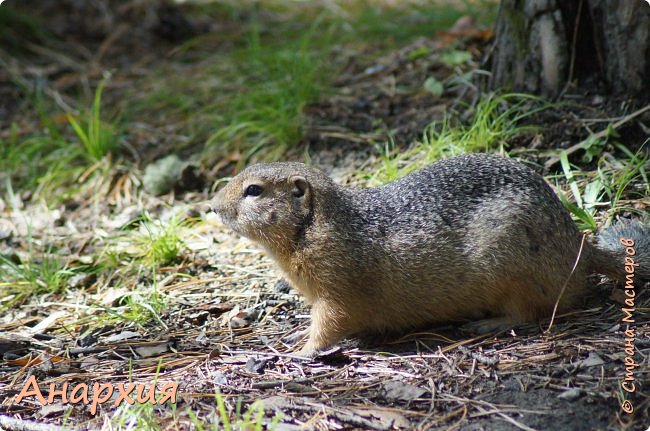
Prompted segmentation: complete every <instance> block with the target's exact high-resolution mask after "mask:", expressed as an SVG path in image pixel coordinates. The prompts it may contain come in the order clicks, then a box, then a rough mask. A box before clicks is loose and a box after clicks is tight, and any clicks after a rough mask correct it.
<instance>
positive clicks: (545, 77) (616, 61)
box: [489, 0, 650, 99]
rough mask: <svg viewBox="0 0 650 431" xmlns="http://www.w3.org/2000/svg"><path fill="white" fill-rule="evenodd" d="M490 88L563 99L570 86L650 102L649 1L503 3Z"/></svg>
mask: <svg viewBox="0 0 650 431" xmlns="http://www.w3.org/2000/svg"><path fill="white" fill-rule="evenodd" d="M492 55H493V56H492V58H491V59H490V60H491V69H492V76H491V78H490V80H489V87H490V88H492V89H496V88H504V87H505V88H508V89H510V90H513V91H524V92H528V93H536V94H542V95H544V96H547V97H555V96H558V95H559V94H560V93H562V91H563V90H564V89H565V88H566V86H567V84H569V83H572V84H577V85H578V86H579V87H583V88H589V89H598V90H602V91H604V92H606V93H615V94H628V95H633V96H635V97H640V98H644V99H648V98H650V5H649V4H648V3H647V2H646V1H643V0H625V1H618V0H570V1H566V0H502V2H501V5H500V8H499V15H498V18H497V24H496V41H495V49H494V52H493V54H492Z"/></svg>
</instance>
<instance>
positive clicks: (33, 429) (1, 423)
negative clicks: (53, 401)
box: [0, 415, 66, 431]
mask: <svg viewBox="0 0 650 431" xmlns="http://www.w3.org/2000/svg"><path fill="white" fill-rule="evenodd" d="M65 429H66V428H63V427H60V426H57V425H48V424H44V423H39V422H32V421H26V420H22V419H15V418H12V417H10V416H1V415H0V430H7V431H64V430H65Z"/></svg>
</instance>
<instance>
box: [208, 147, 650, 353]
mask: <svg viewBox="0 0 650 431" xmlns="http://www.w3.org/2000/svg"><path fill="white" fill-rule="evenodd" d="M212 207H213V209H214V211H215V212H216V213H217V214H219V215H220V216H221V218H222V220H223V222H224V223H225V224H226V225H227V226H229V227H230V228H232V229H234V230H235V231H236V232H238V233H239V234H241V235H243V236H246V237H248V238H250V239H251V240H253V241H256V242H257V243H259V244H261V245H262V246H263V247H264V249H265V250H266V251H267V252H268V254H269V255H270V256H271V257H272V258H273V259H274V260H275V262H276V263H277V264H278V265H279V267H280V269H281V270H282V272H283V273H284V275H285V276H286V278H287V279H288V281H289V282H290V284H291V285H292V286H293V287H294V288H296V289H297V290H298V291H299V292H300V293H301V294H302V295H303V296H304V297H305V298H306V300H307V301H308V302H309V303H310V304H311V306H312V310H311V325H310V327H309V329H308V340H307V343H306V345H305V346H304V348H303V349H302V350H301V352H300V353H302V354H306V355H313V354H315V353H317V352H318V351H319V350H322V349H325V348H328V347H331V346H332V345H334V344H335V343H337V342H338V341H340V340H341V339H342V338H344V337H346V336H349V335H354V334H363V333H377V332H379V333H382V332H384V333H385V332H392V333H394V332H406V331H408V330H413V329H417V328H422V327H426V326H427V325H432V324H435V323H439V322H450V321H471V320H477V319H488V320H486V321H487V322H491V323H493V324H497V325H503V324H516V323H521V322H527V321H531V320H534V319H537V318H540V317H544V316H549V315H550V314H551V312H552V310H553V308H554V305H555V303H556V301H557V300H558V297H559V296H560V292H561V291H562V288H563V286H565V285H566V288H565V290H564V293H563V294H562V296H561V299H560V301H559V308H558V309H559V310H560V311H561V310H564V309H567V308H569V307H571V306H573V305H575V304H576V303H577V302H578V301H579V300H580V298H581V297H582V296H583V294H584V293H585V291H586V290H587V287H588V281H587V276H588V275H590V274H593V273H600V274H605V275H609V276H613V277H615V278H617V279H624V278H625V275H626V273H625V262H624V259H625V257H624V250H625V247H623V246H622V245H621V244H619V242H620V237H624V238H626V239H632V240H633V241H635V245H634V247H636V255H635V256H634V257H635V258H636V264H638V265H639V266H636V267H634V268H635V269H636V280H637V281H641V279H645V278H650V227H648V226H645V225H642V224H640V223H636V222H635V223H632V222H627V223H619V224H618V225H616V226H615V227H612V228H610V229H609V230H607V231H606V232H605V233H604V235H601V236H600V237H599V239H598V240H597V241H594V242H589V241H582V236H581V235H580V233H579V232H578V230H577V228H576V226H575V225H574V223H573V221H572V219H571V216H570V215H569V213H568V212H567V210H566V209H565V208H564V206H563V205H562V203H561V202H560V200H559V199H558V197H557V196H556V195H555V193H554V192H553V190H552V189H551V187H550V186H549V185H548V184H547V183H546V182H545V180H544V178H543V177H542V176H541V175H539V174H537V173H536V172H534V171H533V170H531V169H529V168H528V167H525V166H523V165H521V164H519V163H517V162H515V161H513V160H510V159H507V158H503V157H498V156H493V155H488V154H471V155H462V156H458V157H451V158H448V159H445V160H441V161H439V162H436V163H434V164H432V165H429V166H428V167H425V168H423V169H421V170H420V171H417V172H415V173H412V174H409V175H407V176H405V177H403V178H401V179H399V180H397V181H394V182H392V183H389V184H387V185H384V186H382V187H376V188H352V187H345V186H341V185H338V184H336V183H334V182H333V181H332V179H330V178H329V177H328V176H327V175H326V174H325V173H323V172H322V171H320V170H318V169H315V168H313V167H310V166H307V165H305V164H302V163H296V162H277V163H269V164H255V165H252V166H249V167H248V168H246V169H245V170H243V171H242V172H241V173H240V174H239V175H237V176H235V177H234V178H233V179H232V180H231V181H230V182H229V183H228V184H227V185H226V186H225V187H224V188H223V189H221V190H220V191H219V192H218V193H217V195H216V197H215V198H214V200H213V202H212ZM581 244H582V251H581V253H580V259H579V260H578V264H577V265H576V266H575V270H574V271H573V274H571V272H572V269H573V267H574V264H575V262H576V258H577V257H578V252H579V250H580V248H581ZM567 280H568V283H567Z"/></svg>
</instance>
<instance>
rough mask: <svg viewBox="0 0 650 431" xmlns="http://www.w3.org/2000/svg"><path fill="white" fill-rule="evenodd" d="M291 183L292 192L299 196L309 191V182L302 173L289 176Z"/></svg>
mask: <svg viewBox="0 0 650 431" xmlns="http://www.w3.org/2000/svg"><path fill="white" fill-rule="evenodd" d="M289 184H291V193H293V195H294V196H295V197H297V198H300V197H303V196H305V195H306V194H307V192H309V183H308V182H307V180H306V179H305V177H302V176H300V175H294V176H292V177H291V178H289Z"/></svg>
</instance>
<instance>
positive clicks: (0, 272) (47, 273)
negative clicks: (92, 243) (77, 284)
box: [0, 249, 75, 310]
mask: <svg viewBox="0 0 650 431" xmlns="http://www.w3.org/2000/svg"><path fill="white" fill-rule="evenodd" d="M74 274H75V270H74V269H72V268H69V267H67V266H66V265H65V264H64V263H63V258H62V257H60V256H56V255H55V254H53V253H52V250H51V249H50V250H48V252H47V253H43V254H41V255H40V256H37V255H36V253H33V252H32V251H31V250H30V257H29V258H28V259H25V260H22V259H20V258H17V257H14V258H11V257H9V256H5V255H2V254H0V293H1V294H0V310H2V309H7V308H11V307H14V306H16V305H17V304H21V303H23V302H24V301H26V300H27V299H28V298H29V297H30V296H37V295H43V294H53V293H61V292H63V291H64V290H65V289H66V287H67V281H68V280H69V279H70V277H72V276H73V275H74Z"/></svg>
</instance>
